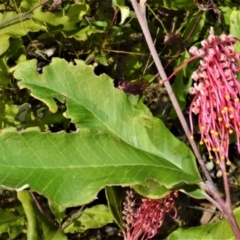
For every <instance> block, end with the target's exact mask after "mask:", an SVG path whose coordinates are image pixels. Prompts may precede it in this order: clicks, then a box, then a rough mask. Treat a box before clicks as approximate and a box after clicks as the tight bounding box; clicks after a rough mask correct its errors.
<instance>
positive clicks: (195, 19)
mask: <svg viewBox="0 0 240 240" xmlns="http://www.w3.org/2000/svg"><path fill="white" fill-rule="evenodd" d="M199 18H200V20H199ZM205 22H206V12H202V11H197V12H196V13H194V14H193V15H192V16H191V18H187V21H186V22H185V23H184V25H186V29H185V30H184V32H183V38H184V39H188V38H189V36H191V37H190V39H189V41H188V44H189V45H190V44H192V43H193V42H196V41H197V40H198V39H199V36H201V32H202V31H203V27H204V26H205ZM193 29H194V31H193Z"/></svg>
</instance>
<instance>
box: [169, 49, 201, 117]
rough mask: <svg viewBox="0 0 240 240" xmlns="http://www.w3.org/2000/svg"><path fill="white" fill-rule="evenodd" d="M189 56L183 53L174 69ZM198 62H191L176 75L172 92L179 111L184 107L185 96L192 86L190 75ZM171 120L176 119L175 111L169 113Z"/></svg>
mask: <svg viewBox="0 0 240 240" xmlns="http://www.w3.org/2000/svg"><path fill="white" fill-rule="evenodd" d="M190 57H191V56H190V54H189V53H188V52H187V51H185V52H184V54H183V55H182V56H181V57H180V58H179V59H178V61H177V64H176V69H177V68H178V67H179V66H181V65H182V64H183V63H184V62H185V61H187V60H188V59H189V58H190ZM197 64H198V60H195V61H192V62H190V63H188V64H187V65H186V66H184V67H183V68H182V69H181V70H180V71H179V72H178V73H177V74H176V77H175V79H174V83H173V84H172V89H173V92H174V93H175V96H176V98H177V100H178V103H179V105H180V107H181V109H184V108H185V106H186V100H187V95H188V92H189V89H190V87H191V85H192V77H191V76H192V73H193V72H194V71H195V69H197ZM170 116H171V118H176V117H177V115H176V112H175V109H172V111H171V113H170Z"/></svg>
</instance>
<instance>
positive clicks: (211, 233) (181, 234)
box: [169, 208, 240, 240]
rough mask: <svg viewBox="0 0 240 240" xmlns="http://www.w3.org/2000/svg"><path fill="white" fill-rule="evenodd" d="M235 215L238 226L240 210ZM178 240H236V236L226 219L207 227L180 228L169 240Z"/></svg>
mask: <svg viewBox="0 0 240 240" xmlns="http://www.w3.org/2000/svg"><path fill="white" fill-rule="evenodd" d="M234 215H235V217H236V219H237V222H238V225H239V224H240V208H237V209H235V210H234ZM175 239H176V240H177V239H196V240H197V239H198V240H205V239H208V240H211V239H212V240H215V239H227V240H230V239H232V240H234V239H235V236H234V235H233V231H232V229H231V227H230V225H229V223H228V221H227V220H226V219H224V220H222V221H220V222H217V223H211V224H206V225H201V226H198V227H191V228H187V229H186V228H179V229H178V230H176V231H175V232H173V233H172V234H171V235H170V236H169V240H175Z"/></svg>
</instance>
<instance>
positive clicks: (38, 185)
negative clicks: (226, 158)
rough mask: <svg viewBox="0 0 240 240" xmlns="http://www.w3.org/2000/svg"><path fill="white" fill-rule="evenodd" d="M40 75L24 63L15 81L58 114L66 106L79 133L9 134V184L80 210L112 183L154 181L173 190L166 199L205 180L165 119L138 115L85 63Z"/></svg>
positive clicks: (57, 64) (2, 154)
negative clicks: (26, 186)
mask: <svg viewBox="0 0 240 240" xmlns="http://www.w3.org/2000/svg"><path fill="white" fill-rule="evenodd" d="M35 69H36V61H35V60H33V61H28V62H25V63H22V64H19V66H18V67H17V70H16V72H15V77H16V78H18V79H21V80H22V81H21V82H20V83H19V85H20V87H21V88H24V87H27V88H29V89H31V91H32V96H34V97H35V98H37V99H40V100H41V101H43V102H45V103H46V104H47V105H48V107H49V109H50V110H51V111H52V112H56V111H57V105H56V102H55V100H54V99H58V100H59V101H61V102H64V101H66V106H67V112H66V113H65V116H66V117H67V118H71V119H72V121H73V122H74V123H76V125H77V127H78V128H80V130H78V131H77V132H76V133H72V134H66V133H65V132H60V133H57V134H52V133H41V132H39V131H38V130H36V129H28V130H27V131H25V132H15V131H13V130H4V131H3V132H2V134H1V135H0V158H1V163H0V166H1V167H0V179H1V182H2V184H3V185H6V186H10V187H19V186H21V185H24V184H26V183H28V184H30V186H31V188H32V189H33V190H35V191H37V192H39V193H42V194H44V195H45V196H47V197H49V198H50V200H51V201H52V202H54V203H56V204H62V205H65V206H73V205H75V206H76V205H80V204H83V203H86V202H89V201H91V200H93V199H94V198H95V196H96V194H97V192H98V191H99V190H100V189H101V188H103V187H104V186H106V185H124V186H128V185H130V186H134V185H139V184H144V183H145V182H146V181H147V179H149V178H151V179H153V180H154V181H156V182H158V183H159V185H161V186H164V187H165V188H166V190H165V192H163V191H161V192H160V193H159V197H162V196H163V195H164V194H167V193H168V189H171V188H173V187H174V186H179V187H181V188H183V187H184V185H185V184H197V183H198V182H199V181H200V175H199V172H198V169H197V167H196V163H195V158H194V156H193V154H192V152H191V150H190V149H189V148H188V147H187V146H186V145H185V144H184V143H182V142H180V141H179V140H178V139H177V138H175V137H174V136H173V135H172V134H171V133H170V132H169V130H168V129H167V128H166V127H165V126H164V124H163V123H162V122H161V120H159V119H157V118H154V117H152V116H151V114H148V112H147V111H143V110H138V109H136V108H135V107H134V106H133V105H132V104H131V103H130V102H129V100H128V97H127V95H126V94H125V93H123V92H121V91H120V90H118V89H115V88H114V87H113V81H112V79H110V78H109V77H108V76H107V75H105V74H103V75H100V76H96V75H95V74H94V71H93V70H94V69H93V68H92V67H91V66H87V65H86V64H85V63H84V62H83V61H76V65H73V64H68V63H67V62H66V61H64V60H61V59H57V58H55V59H53V61H52V63H51V64H50V65H49V66H47V67H45V68H44V70H43V73H42V74H39V73H37V72H36V70H35ZM16 163H17V166H16ZM6 172H9V174H8V175H6ZM36 176H37V178H38V179H39V180H37V181H36ZM53 176H54V177H53ZM60 183H61V184H60ZM78 189H81V191H79V190H78ZM161 189H162V188H161ZM83 192H84V194H82V193H83ZM142 194H144V193H142ZM146 195H147V193H146ZM155 197H157V196H155Z"/></svg>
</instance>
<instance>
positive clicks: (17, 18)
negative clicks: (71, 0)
mask: <svg viewBox="0 0 240 240" xmlns="http://www.w3.org/2000/svg"><path fill="white" fill-rule="evenodd" d="M47 2H48V0H45V1H43V2H42V3H39V4H38V5H36V6H35V7H33V8H32V9H30V10H28V11H27V12H25V13H23V14H20V15H17V16H16V17H13V18H11V19H9V20H6V21H4V22H1V23H0V28H2V27H4V26H6V25H9V24H10V23H13V22H17V21H19V20H23V19H26V18H29V17H30V13H31V12H33V11H34V10H35V9H37V8H39V7H41V6H42V5H44V4H45V3H47Z"/></svg>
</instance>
